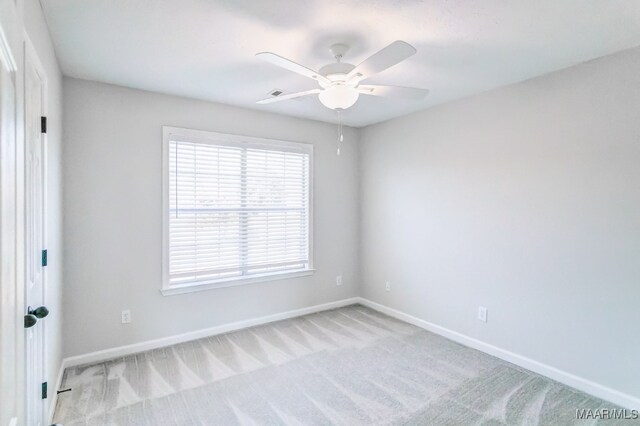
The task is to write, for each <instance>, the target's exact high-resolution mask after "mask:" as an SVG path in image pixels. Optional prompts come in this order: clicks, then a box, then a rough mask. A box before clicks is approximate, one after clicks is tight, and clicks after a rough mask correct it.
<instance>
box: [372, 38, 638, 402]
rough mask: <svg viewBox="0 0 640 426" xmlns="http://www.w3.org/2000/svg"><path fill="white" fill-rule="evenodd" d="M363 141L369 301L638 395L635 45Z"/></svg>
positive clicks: (395, 123) (405, 121) (384, 127)
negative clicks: (481, 314) (485, 317)
mask: <svg viewBox="0 0 640 426" xmlns="http://www.w3.org/2000/svg"><path fill="white" fill-rule="evenodd" d="M360 139H361V157H362V158H361V172H362V180H361V187H362V194H361V212H362V221H363V222H362V229H361V236H362V239H361V250H362V253H361V256H362V265H361V269H362V273H363V276H362V293H363V294H362V295H363V296H364V297H367V298H369V299H372V300H374V301H376V302H379V303H382V304H385V305H388V306H390V307H393V308H396V309H399V310H401V311H404V312H406V313H409V314H412V315H414V316H417V317H419V318H422V319H424V320H427V321H430V322H433V323H435V324H437V325H440V326H443V327H446V328H449V329H451V330H454V331H457V332H460V333H463V334H466V335H468V336H471V337H474V338H477V339H480V340H482V341H484V342H487V343H490V344H493V345H496V346H498V347H501V348H504V349H507V350H510V351H512V352H515V353H518V354H521V355H524V356H527V357H530V358H533V359H534V360H537V361H540V362H543V363H545V364H548V365H551V366H554V367H557V368H559V369H561V370H564V371H567V372H570V373H573V374H575V375H577V376H580V377H583V378H586V379H590V380H592V381H594V382H597V383H600V384H604V385H606V386H610V387H612V388H614V389H617V390H620V391H623V392H627V393H629V394H632V395H635V396H640V367H639V365H640V364H639V363H638V360H639V359H640V343H639V340H638V335H639V332H640V309H639V308H638V302H639V301H640V50H638V49H636V50H631V51H626V52H622V53H619V54H616V55H613V56H610V57H606V58H602V59H599V60H595V61H592V62H589V63H586V64H582V65H579V66H577V67H573V68H570V69H567V70H564V71H560V72H556V73H553V74H550V75H547V76H543V77H540V78H536V79H534V80H530V81H527V82H524V83H520V84H517V85H513V86H510V87H506V88H502V89H498V90H494V91H491V92H488V93H485V94H482V95H479V96H476V97H473V98H468V99H465V100H461V101H457V102H454V103H450V104H446V105H442V106H439V107H436V108H432V109H429V110H426V111H422V112H419V113H416V114H412V115H410V116H405V117H402V118H398V119H394V120H391V121H388V122H385V123H381V124H378V125H374V126H371V127H367V128H365V129H364V131H363V132H362V133H361V136H360ZM385 280H390V281H391V282H392V290H391V291H390V292H386V291H385V289H384V284H385ZM480 305H482V306H486V307H487V308H488V309H489V322H488V323H486V324H485V323H482V322H480V321H478V320H477V319H476V315H477V309H478V306H480Z"/></svg>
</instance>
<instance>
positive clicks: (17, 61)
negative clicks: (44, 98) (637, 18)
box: [0, 2, 25, 425]
mask: <svg viewBox="0 0 640 426" xmlns="http://www.w3.org/2000/svg"><path fill="white" fill-rule="evenodd" d="M12 3H13V2H11V3H9V2H6V3H3V4H0V12H1V13H0V66H2V67H3V68H6V69H7V71H8V73H9V75H10V80H11V81H12V83H13V89H14V93H13V105H11V106H10V108H12V109H13V117H12V122H11V123H4V124H5V125H7V124H8V125H10V126H12V127H13V129H11V131H10V134H11V137H10V138H9V139H3V138H1V137H0V143H2V146H1V147H0V158H1V156H2V155H3V154H4V155H6V157H5V158H3V159H2V163H1V164H0V200H2V201H3V202H6V203H7V206H3V207H2V211H1V212H0V238H1V239H2V240H1V247H2V250H1V251H3V252H4V251H5V250H6V251H7V253H3V255H2V256H0V266H1V267H0V305H1V306H0V309H1V311H2V316H3V324H2V327H1V328H0V332H1V333H0V334H2V335H0V353H1V355H2V356H0V363H1V364H0V381H1V383H2V386H3V389H2V391H3V392H10V393H11V395H12V398H11V399H9V398H7V399H6V400H5V401H3V403H2V404H0V421H2V422H3V424H9V425H16V424H19V423H20V421H21V420H24V413H25V412H24V399H23V398H22V397H21V396H22V395H24V384H23V382H24V381H23V380H22V377H23V373H24V370H25V368H24V364H25V363H24V347H25V346H24V327H23V322H22V310H23V305H24V292H23V291H22V290H23V289H24V286H23V285H22V282H23V281H22V278H23V275H24V274H23V273H22V272H23V270H22V266H21V265H22V263H21V262H22V260H23V259H22V254H23V252H22V251H21V250H20V249H19V246H20V243H21V238H22V237H23V234H22V228H21V223H22V221H21V219H22V217H21V215H22V214H24V209H23V208H21V207H22V206H21V204H20V200H21V198H20V197H21V189H22V187H21V186H20V181H21V176H22V173H23V170H24V169H22V168H21V167H20V166H21V163H20V152H21V150H22V148H23V147H24V145H23V144H22V142H23V139H22V136H23V133H22V130H23V127H22V108H21V107H22V103H21V102H22V91H23V89H22V77H23V74H22V45H21V44H22V43H21V40H20V39H19V36H20V31H19V22H20V15H19V10H18V9H17V8H16V7H15V4H12ZM3 213H4V215H3Z"/></svg>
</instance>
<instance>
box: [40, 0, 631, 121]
mask: <svg viewBox="0 0 640 426" xmlns="http://www.w3.org/2000/svg"><path fill="white" fill-rule="evenodd" d="M41 3H42V5H43V8H44V11H45V15H46V18H47V21H48V23H49V26H50V31H51V34H52V37H53V40H54V44H55V47H56V51H57V54H58V59H59V61H60V64H61V66H62V70H63V72H64V74H65V75H68V76H71V77H77V78H83V79H88V80H97V81H102V82H107V83H113V84H118V85H122V86H127V87H134V88H139V89H145V90H151V91H155V92H162V93H170V94H175V95H181V96H187V97H192V98H198V99H205V100H210V101H215V102H221V103H226V104H231V105H238V106H242V107H248V108H254V109H259V110H264V111H272V112H277V113H282V114H287V115H292V116H298V117H306V118H311V119H316V120H321V121H329V122H335V121H336V118H337V116H336V113H335V112H333V111H331V110H328V109H326V108H325V107H323V106H322V105H321V104H320V102H319V101H318V99H317V96H312V97H308V98H305V99H303V100H292V101H283V102H280V103H276V104H269V105H256V104H255V101H257V100H259V99H262V98H265V97H267V95H268V93H269V92H270V91H271V89H274V88H278V89H283V90H284V91H286V92H296V91H301V90H307V89H312V88H315V87H317V86H316V83H315V82H314V81H312V80H310V79H306V78H304V77H302V76H299V75H297V74H293V73H291V72H288V71H285V70H283V69H280V68H277V67H275V66H274V65H271V64H268V63H266V62H263V61H260V60H259V59H257V58H255V57H254V54H255V53H257V52H262V51H272V52H274V53H277V54H279V55H282V56H285V57H287V58H290V59H292V60H294V61H296V62H298V63H301V64H303V65H306V66H308V67H310V68H313V69H318V68H320V67H321V66H323V65H325V64H327V63H329V62H332V60H333V58H331V55H330V54H329V52H328V47H329V46H330V45H331V44H333V43H336V42H343V43H348V44H350V45H351V46H352V49H351V51H350V52H349V53H348V54H347V56H346V57H345V60H344V61H345V62H350V63H353V64H358V63H359V62H360V61H362V60H363V59H365V58H366V57H367V56H369V55H370V54H372V53H374V52H375V51H377V50H379V49H381V48H382V47H384V46H386V45H387V44H389V43H391V42H392V41H394V40H404V41H407V42H408V43H410V44H412V45H413V46H415V47H416V48H417V49H418V53H417V54H416V55H414V56H413V57H411V58H409V59H408V60H406V61H405V62H403V63H401V64H399V65H397V66H395V67H393V68H390V69H388V70H387V71H385V72H383V73H381V74H379V75H377V76H375V77H374V78H372V79H370V80H367V82H369V83H379V84H396V85H403V86H415V87H421V88H428V89H430V91H431V92H430V94H429V96H428V97H427V99H425V100H423V101H412V100H397V99H388V98H376V97H371V96H361V97H360V100H359V101H358V103H357V104H356V105H355V106H354V107H352V108H350V109H349V110H347V111H346V112H345V122H346V123H347V124H349V125H352V126H357V127H360V126H365V125H368V124H371V123H375V122H379V121H383V120H387V119H389V118H392V117H397V116H400V115H403V114H407V113H410V112H413V111H417V110H420V109H424V108H427V107H429V106H433V105H436V104H440V103H443V102H447V101H450V100H453V99H457V98H461V97H465V96H469V95H472V94H474V93H479V92H482V91H485V90H488V89H492V88H495V87H499V86H503V85H507V84H510V83H515V82H518V81H522V80H526V79H528V78H531V77H535V76H538V75H541V74H545V73H548V72H551V71H554V70H558V69H561V68H565V67H568V66H571V65H574V64H577V63H580V62H584V61H587V60H589V59H593V58H597V57H600V56H604V55H607V54H610V53H613V52H616V51H619V50H623V49H627V48H631V47H635V46H638V45H640V1H639V0H482V1H469V0H425V1H422V0H373V1H371V0H369V1H365V0H290V1H286V0H41ZM248 124H249V123H248Z"/></svg>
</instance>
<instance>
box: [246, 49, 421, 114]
mask: <svg viewBox="0 0 640 426" xmlns="http://www.w3.org/2000/svg"><path fill="white" fill-rule="evenodd" d="M348 50H349V46H347V45H346V44H334V45H333V46H331V47H330V48H329V51H330V52H331V54H332V55H333V57H334V58H335V59H336V62H335V63H331V64H329V65H325V66H324V67H322V68H320V70H319V71H314V70H312V69H310V68H307V67H305V66H303V65H300V64H297V63H295V62H293V61H291V60H289V59H286V58H283V57H282V56H279V55H276V54H275V53H271V52H261V53H257V54H256V56H257V57H259V58H260V59H263V60H265V61H267V62H270V63H272V64H274V65H277V66H279V67H282V68H284V69H287V70H289V71H293V72H295V73H298V74H300V75H303V76H305V77H309V78H311V79H313V80H315V81H317V82H318V84H319V85H320V88H318V89H311V90H306V91H304V92H298V93H291V94H288V95H281V96H277V97H273V98H268V99H263V100H261V101H258V102H257V103H259V104H270V103H273V102H280V101H284V100H287V99H295V98H299V97H302V96H309V95H315V94H317V95H318V98H319V99H320V102H321V103H322V104H323V105H324V106H326V107H327V108H331V109H334V110H343V109H347V108H349V107H351V106H353V104H355V103H356V101H357V100H358V97H359V96H360V95H361V94H362V95H372V96H394V97H402V98H407V99H422V98H424V97H425V96H426V95H427V93H429V91H428V90H426V89H417V88H413V87H400V86H379V85H371V84H361V82H362V81H363V80H366V79H368V78H369V77H371V76H373V75H375V74H377V73H379V72H382V71H384V70H386V69H387V68H391V67H392V66H394V65H396V64H397V63H399V62H402V61H404V60H405V59H407V58H408V57H410V56H412V55H413V54H415V53H416V49H415V48H414V47H413V46H411V45H410V44H409V43H406V42H404V41H401V40H398V41H394V42H393V43H391V44H390V45H388V46H387V47H385V48H384V49H382V50H380V51H378V52H377V53H375V54H373V55H371V56H370V57H369V58H367V59H365V60H364V61H363V62H361V63H360V64H359V65H358V66H354V65H352V64H348V63H346V62H342V58H343V57H344V55H345V54H346V53H347V51H348Z"/></svg>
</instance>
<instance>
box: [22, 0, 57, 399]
mask: <svg viewBox="0 0 640 426" xmlns="http://www.w3.org/2000/svg"><path fill="white" fill-rule="evenodd" d="M24 26H25V30H26V33H27V35H28V36H29V39H30V40H31V42H32V43H33V47H34V49H35V50H36V53H37V55H38V58H39V59H40V62H41V63H42V66H43V68H44V71H45V73H46V75H47V97H48V98H47V115H48V119H47V120H48V121H47V124H48V129H47V194H46V196H47V200H46V202H47V217H46V226H47V230H46V231H47V243H48V245H47V250H48V253H49V264H48V266H47V275H46V280H47V281H46V290H45V291H46V304H47V307H48V308H49V311H50V314H49V316H48V317H47V319H46V321H45V322H44V323H43V324H44V325H45V330H46V331H45V339H46V349H47V365H46V373H47V380H48V382H49V383H50V384H51V386H55V383H56V379H57V376H58V372H59V369H60V364H61V362H62V334H63V332H62V321H63V315H62V314H63V310H62V292H63V290H62V285H63V279H62V271H63V257H62V255H63V249H62V220H63V218H62V207H63V204H62V74H61V72H60V68H59V67H58V61H57V59H56V55H55V51H54V49H53V44H52V42H51V38H50V37H49V30H48V28H47V24H46V22H45V19H44V15H43V14H42V9H41V8H40V2H38V1H37V0H27V1H25V2H24ZM20 69H22V66H21V67H20ZM51 394H52V391H51V392H50V395H51ZM51 400H52V398H51V397H49V399H48V401H49V402H50V401H51Z"/></svg>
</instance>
